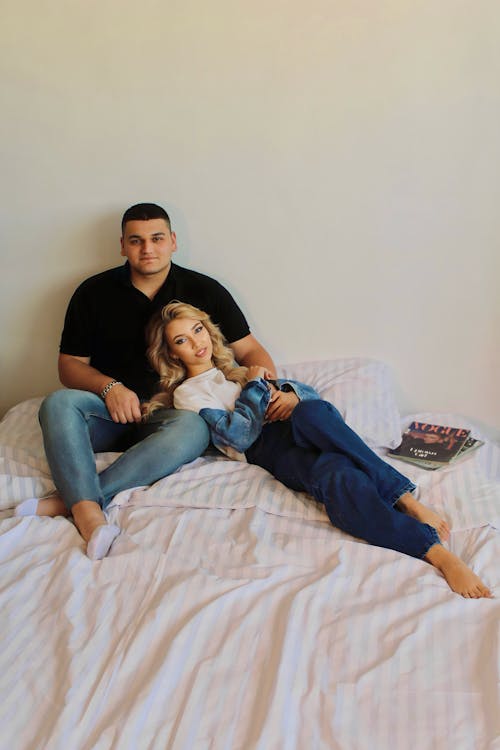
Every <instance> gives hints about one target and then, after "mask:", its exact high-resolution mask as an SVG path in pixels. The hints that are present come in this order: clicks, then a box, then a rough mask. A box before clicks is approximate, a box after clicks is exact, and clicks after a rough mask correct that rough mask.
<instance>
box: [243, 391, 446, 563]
mask: <svg viewBox="0 0 500 750" xmlns="http://www.w3.org/2000/svg"><path fill="white" fill-rule="evenodd" d="M246 457H247V459H248V461H249V462H250V463H254V464H258V465H259V466H262V467H263V468H264V469H267V471H269V472H271V474H273V475H274V476H275V477H276V478H277V479H279V480H280V482H283V484H285V485H286V486H287V487H290V488H291V489H294V490H300V491H304V492H307V493H309V494H310V495H312V496H313V497H314V498H315V499H316V500H319V501H320V502H321V503H323V504H324V506H325V509H326V512H327V513H328V517H329V518H330V520H331V522H332V524H333V525H334V526H336V527H337V528H339V529H342V530H343V531H346V532H347V533H348V534H352V536H355V537H358V538H360V539H364V540H365V541H367V542H370V544H375V545H377V546H379V547H387V548H389V549H393V550H397V551H398V552H404V553H405V554H407V555H411V556H412V557H418V558H422V557H424V555H425V554H426V553H427V552H428V551H429V549H430V548H431V547H432V546H433V545H434V544H438V543H439V542H440V540H439V536H438V533H437V531H436V530H435V529H434V528H433V527H432V526H429V525H428V524H424V523H421V522H420V521H417V520H416V519H414V518H411V517H410V516H408V515H406V514H405V513H403V512H401V511H399V510H398V509H397V508H395V507H394V505H395V504H396V502H397V501H398V500H399V498H400V497H401V496H402V495H403V494H405V493H406V492H412V491H413V490H414V489H415V485H414V484H413V483H412V482H410V480H409V479H407V477H405V476H403V475H402V474H400V473H399V472H398V471H396V469H394V468H393V467H392V466H390V465H389V464H388V463H386V462H385V461H383V460H382V459H381V458H380V457H379V456H377V455H376V454H375V453H374V452H373V451H372V450H371V449H370V448H369V447H368V446H367V445H366V444H365V443H364V442H363V440H362V439H361V438H360V437H359V436H358V435H356V433H355V432H353V431H352V430H351V429H350V427H348V426H347V425H346V423H345V422H344V420H343V419H342V416H341V414H340V413H339V412H338V410H337V409H336V408H335V407H334V406H332V404H330V403H329V402H327V401H321V400H310V401H309V400H307V401H301V402H300V403H299V404H298V405H297V406H296V407H295V409H294V410H293V412H292V416H291V419H290V420H288V421H286V422H272V423H270V424H267V425H265V426H264V428H263V430H262V433H261V435H260V437H259V438H258V439H257V440H256V441H255V443H254V444H253V445H252V446H251V447H250V448H249V449H248V450H247V451H246Z"/></svg>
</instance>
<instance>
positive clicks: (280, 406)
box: [266, 391, 299, 422]
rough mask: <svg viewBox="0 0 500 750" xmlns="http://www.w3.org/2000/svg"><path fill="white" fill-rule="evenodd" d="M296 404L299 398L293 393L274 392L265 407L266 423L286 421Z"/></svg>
mask: <svg viewBox="0 0 500 750" xmlns="http://www.w3.org/2000/svg"><path fill="white" fill-rule="evenodd" d="M298 403H299V397H298V396H297V394H296V393H295V392H294V391H276V392H275V393H274V394H273V395H272V396H271V400H270V402H269V406H268V407H267V411H266V419H267V421H268V422H282V421H283V420H285V419H288V418H289V417H290V415H291V413H292V411H293V410H294V409H295V407H296V406H297V404H298Z"/></svg>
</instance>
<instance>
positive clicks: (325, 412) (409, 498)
mask: <svg viewBox="0 0 500 750" xmlns="http://www.w3.org/2000/svg"><path fill="white" fill-rule="evenodd" d="M291 422H292V429H293V435H294V439H295V441H296V443H297V445H301V446H302V447H304V448H316V449H318V450H319V451H324V452H329V451H333V452H334V453H341V454H343V455H345V456H347V457H348V458H350V459H351V461H352V462H353V464H354V465H355V466H357V467H358V468H360V469H362V470H363V471H364V472H365V473H366V474H367V475H368V476H369V477H370V478H371V479H372V480H373V482H374V484H375V486H376V488H377V490H378V493H379V495H380V497H381V498H382V499H383V500H385V501H386V502H387V503H388V504H389V505H390V506H396V507H397V508H398V509H399V510H402V511H403V512H405V513H407V514H408V515H410V516H412V517H413V518H415V519H416V520H418V521H421V522H422V523H428V524H430V525H431V526H433V527H434V528H435V529H436V531H437V532H438V534H439V536H440V539H441V540H442V541H446V540H447V539H448V537H449V534H450V529H449V526H448V524H447V523H446V521H445V520H444V519H443V518H441V516H439V515H438V514H437V513H435V512H434V511H432V510H430V509H429V508H426V507H425V505H422V503H420V502H419V501H418V500H417V499H416V498H415V497H414V496H413V495H412V494H411V493H412V491H413V490H414V489H415V485H414V484H413V483H412V482H411V481H410V480H409V479H408V478H407V477H405V476H404V475H403V474H401V473H400V472H399V471H397V470H396V469H395V468H394V467H393V466H391V465H390V464H388V463H387V462H386V461H384V460H383V459H381V458H380V457H379V456H377V454H376V453H374V452H373V451H372V450H371V448H369V447H368V446H367V445H366V443H364V441H363V440H362V439H361V438H360V437H359V435H357V434H356V433H355V432H354V431H353V430H351V428H350V427H349V426H348V425H347V424H346V423H345V422H344V420H343V418H342V416H341V414H340V412H339V411H338V410H337V409H336V408H335V407H334V406H333V405H332V404H330V403H329V402H328V401H319V400H318V401H315V400H311V401H302V402H301V403H300V404H298V405H297V406H296V408H295V409H294V411H293V413H292V418H291Z"/></svg>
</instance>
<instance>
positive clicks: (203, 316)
mask: <svg viewBox="0 0 500 750" xmlns="http://www.w3.org/2000/svg"><path fill="white" fill-rule="evenodd" d="M179 318H187V319H188V320H196V321H199V322H200V323H202V324H203V326H204V327H205V328H206V330H207V331H208V334H209V336H210V339H211V341H212V348H213V353H212V362H213V364H214V367H217V369H219V370H221V371H222V372H223V373H224V375H225V377H226V379H227V380H232V381H234V382H236V383H239V384H240V385H241V386H242V387H243V386H244V385H245V384H246V383H247V381H248V375H247V372H248V370H247V368H246V367H238V365H237V364H236V363H235V361H234V355H233V352H232V351H231V349H230V348H229V347H228V345H227V342H226V340H225V338H224V336H223V335H222V332H221V330H220V328H219V327H218V326H217V325H215V323H213V322H212V320H211V319H210V316H209V315H208V314H207V313H206V312H203V310H199V309H198V308H197V307H194V306H193V305H188V304H187V303H185V302H177V301H176V300H174V301H173V302H169V303H168V305H165V307H164V308H162V309H161V310H159V311H158V312H157V313H155V315H153V317H152V318H151V320H150V322H149V324H148V326H147V329H146V338H147V342H148V348H147V350H146V354H147V357H148V360H149V363H150V365H151V367H152V368H153V370H155V371H156V372H157V373H158V375H159V376H160V378H159V379H160V386H161V391H160V392H159V393H156V394H155V395H154V396H153V398H152V399H151V400H150V401H147V402H146V403H144V404H143V405H142V413H143V418H146V417H148V416H149V415H150V414H151V413H152V412H153V411H155V410H156V409H159V408H161V407H163V406H169V407H171V406H173V400H174V391H175V389H176V388H177V386H178V385H180V384H181V383H182V382H183V381H184V380H186V378H187V371H186V368H185V367H184V365H183V364H182V362H181V361H180V360H178V359H174V358H173V357H172V356H171V354H170V352H169V348H168V340H167V327H168V324H169V323H170V322H171V321H172V320H178V319H179Z"/></svg>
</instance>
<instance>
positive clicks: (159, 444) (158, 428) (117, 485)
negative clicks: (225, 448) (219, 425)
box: [99, 409, 210, 508]
mask: <svg viewBox="0 0 500 750" xmlns="http://www.w3.org/2000/svg"><path fill="white" fill-rule="evenodd" d="M136 430H137V436H136V439H137V442H136V443H135V445H133V446H132V447H131V448H129V449H128V450H126V451H125V452H124V453H123V454H122V455H121V456H120V457H119V458H118V459H117V460H116V461H115V462H114V463H112V464H111V465H110V466H108V467H107V469H104V471H102V472H101V474H99V481H100V485H101V490H102V495H103V498H104V501H103V507H104V508H106V507H107V506H108V505H109V503H110V502H111V500H112V499H113V497H114V496H115V495H116V494H117V493H118V492H120V491H121V490H124V489H128V488H129V487H138V486H143V485H149V484H153V482H156V481H157V480H158V479H162V478H163V477H166V476H169V475H170V474H173V472H174V471H176V470H177V469H178V468H180V467H181V466H183V465H184V464H187V463H189V462H190V461H194V459H195V458H198V457H199V456H201V454H202V453H203V451H204V450H205V449H206V448H207V447H208V444H209V442H210V433H209V430H208V426H207V423H206V422H205V420H204V419H202V418H201V417H200V416H199V415H198V414H196V413H195V412H193V411H185V410H184V409H158V410H157V411H155V412H153V414H152V415H151V417H150V418H149V420H148V421H147V422H146V423H144V424H141V425H137V426H136Z"/></svg>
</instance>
